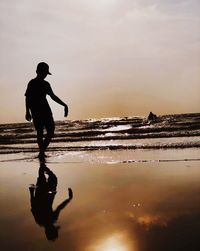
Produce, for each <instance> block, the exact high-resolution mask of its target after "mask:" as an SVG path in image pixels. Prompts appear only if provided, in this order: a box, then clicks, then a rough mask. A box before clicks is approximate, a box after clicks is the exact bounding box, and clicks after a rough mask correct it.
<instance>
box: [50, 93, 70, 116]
mask: <svg viewBox="0 0 200 251" xmlns="http://www.w3.org/2000/svg"><path fill="white" fill-rule="evenodd" d="M50 97H51V98H52V99H53V100H54V101H55V102H56V103H58V104H59V105H62V106H64V109H65V114H64V116H65V117H67V115H68V106H67V105H66V104H65V103H64V102H63V101H62V100H61V99H59V97H57V96H56V95H55V94H54V93H51V94H50Z"/></svg>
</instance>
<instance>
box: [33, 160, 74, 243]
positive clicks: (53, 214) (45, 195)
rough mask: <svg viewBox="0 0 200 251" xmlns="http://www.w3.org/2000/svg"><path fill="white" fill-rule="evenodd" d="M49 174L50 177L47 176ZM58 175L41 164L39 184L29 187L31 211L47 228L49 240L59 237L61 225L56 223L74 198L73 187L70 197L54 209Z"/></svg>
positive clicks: (38, 222) (69, 192)
mask: <svg viewBox="0 0 200 251" xmlns="http://www.w3.org/2000/svg"><path fill="white" fill-rule="evenodd" d="M45 174H46V175H48V179H47V178H46V176H45ZM56 187H57V177H56V176H55V174H54V173H53V172H52V171H51V170H50V169H49V168H48V167H46V165H45V164H44V163H42V164H41V165H40V168H39V176H38V179H37V184H36V186H35V185H31V186H30V187H29V191H30V200H31V212H32V214H33V216H34V219H35V221H36V223H37V224H38V225H40V226H43V227H44V228H45V234H46V237H47V239H48V240H55V239H56V238H58V230H59V228H60V227H59V226H55V223H56V221H57V219H58V217H59V214H60V212H61V210H62V209H63V208H64V207H65V206H66V205H67V204H68V203H69V202H70V200H71V199H72V198H73V192H72V189H71V188H68V194H69V198H68V199H66V200H64V201H63V202H62V203H61V204H60V205H59V206H58V207H57V208H56V210H53V209H52V206H53V201H54V198H55V195H56Z"/></svg>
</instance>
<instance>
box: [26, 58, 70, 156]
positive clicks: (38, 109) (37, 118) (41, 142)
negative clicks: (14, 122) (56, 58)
mask: <svg viewBox="0 0 200 251" xmlns="http://www.w3.org/2000/svg"><path fill="white" fill-rule="evenodd" d="M36 73H37V76H36V78H34V79H32V80H31V81H30V82H29V83H28V87H27V90H26V93H25V96H26V116H25V117H26V120H28V121H31V119H33V123H34V126H35V129H36V131H37V143H38V146H39V150H40V153H39V155H38V157H39V158H40V157H41V158H42V157H44V156H45V150H46V149H47V147H48V145H49V143H50V142H51V139H52V137H53V135H54V130H55V124H54V120H53V116H52V111H51V108H50V106H49V104H48V102H47V99H46V95H49V96H50V97H51V98H52V99H53V100H54V101H55V102H57V103H58V104H60V105H62V106H64V116H65V117H66V116H67V115H68V106H67V105H66V104H65V103H64V102H63V101H62V100H60V99H59V98H58V97H57V96H56V95H55V94H54V93H53V91H52V89H51V86H50V84H49V83H48V82H47V81H45V80H44V79H45V78H46V76H47V75H51V73H50V72H49V66H48V64H46V63H44V62H41V63H39V64H38V66H37V69H36ZM44 129H46V131H47V134H46V136H45V137H44Z"/></svg>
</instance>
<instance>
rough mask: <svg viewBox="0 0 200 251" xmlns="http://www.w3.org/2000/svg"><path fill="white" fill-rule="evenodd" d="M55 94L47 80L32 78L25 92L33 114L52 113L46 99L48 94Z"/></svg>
mask: <svg viewBox="0 0 200 251" xmlns="http://www.w3.org/2000/svg"><path fill="white" fill-rule="evenodd" d="M51 94H53V91H52V89H51V86H50V84H49V83H48V82H47V81H45V80H40V79H37V78H35V79H32V80H31V81H30V82H29V83H28V87H27V90H26V93H25V96H26V98H27V99H28V104H29V107H30V110H31V113H32V116H33V117H35V116H43V117H44V116H45V117H46V116H49V115H52V112H51V108H50V106H49V104H48V101H47V99H46V95H51Z"/></svg>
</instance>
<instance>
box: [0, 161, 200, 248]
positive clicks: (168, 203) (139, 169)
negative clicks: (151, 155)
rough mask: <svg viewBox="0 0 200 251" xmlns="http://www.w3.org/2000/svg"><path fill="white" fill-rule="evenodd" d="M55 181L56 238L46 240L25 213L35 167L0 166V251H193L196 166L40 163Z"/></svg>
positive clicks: (198, 208) (197, 218)
mask: <svg viewBox="0 0 200 251" xmlns="http://www.w3.org/2000/svg"><path fill="white" fill-rule="evenodd" d="M46 166H47V167H48V168H49V169H50V170H51V171H52V172H53V173H54V174H55V175H56V177H57V180H58V185H57V189H56V191H57V193H56V195H55V199H54V202H53V208H54V209H55V208H56V207H57V206H58V205H59V204H60V203H61V202H62V201H64V200H65V199H66V198H68V188H69V187H70V188H71V189H72V191H73V198H72V199H71V200H70V202H69V203H68V204H67V205H66V207H65V208H63V209H62V211H61V212H60V215H59V218H58V220H57V222H56V224H55V225H56V226H59V227H60V228H59V230H58V236H57V238H56V239H55V240H54V241H53V240H48V239H47V236H46V234H45V230H44V227H43V226H41V225H39V224H37V222H36V221H35V219H34V217H33V214H32V212H31V202H30V192H29V187H30V184H36V181H37V177H38V170H39V167H40V164H39V162H38V161H36V160H34V161H31V162H29V161H27V162H26V161H11V162H3V163H1V164H0V173H1V175H0V186H1V188H0V191H1V196H0V198H1V215H0V222H1V230H0V241H1V249H2V250H9V251H11V250H16V249H19V250H30V251H35V250H39V251H40V250H47V249H48V250H58V251H60V250H61V251H62V250H69V251H78V250H81V251H82V250H83V251H84V250H89V251H90V250H91V251H92V250H94V251H104V250H108V251H109V250H116V251H117V250H119V251H121V250H122V251H123V250H126V251H135V250H136V251H140V250H199V248H200V246H199V241H198V233H199V230H200V224H199V222H200V213H199V212H200V203H199V202H200V184H199V180H200V172H199V161H189V162H188V161H180V162H177V161H174V162H170V163H169V162H165V163H159V162H146V163H126V164H103V163H101V164H98V163H46Z"/></svg>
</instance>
